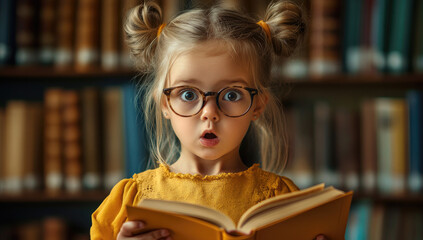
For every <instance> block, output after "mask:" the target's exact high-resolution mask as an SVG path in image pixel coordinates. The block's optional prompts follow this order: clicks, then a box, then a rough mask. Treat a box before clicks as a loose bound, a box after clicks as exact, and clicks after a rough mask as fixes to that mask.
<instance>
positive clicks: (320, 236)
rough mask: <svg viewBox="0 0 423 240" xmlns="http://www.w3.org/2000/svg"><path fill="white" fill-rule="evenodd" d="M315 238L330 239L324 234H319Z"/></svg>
mask: <svg viewBox="0 0 423 240" xmlns="http://www.w3.org/2000/svg"><path fill="white" fill-rule="evenodd" d="M313 240H329V239H327V238H326V237H325V235H323V234H319V235H317V236H316V237H315V238H314V239H313Z"/></svg>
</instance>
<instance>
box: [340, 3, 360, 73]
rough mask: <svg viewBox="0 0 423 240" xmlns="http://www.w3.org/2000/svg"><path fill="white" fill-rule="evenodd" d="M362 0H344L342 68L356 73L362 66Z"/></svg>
mask: <svg viewBox="0 0 423 240" xmlns="http://www.w3.org/2000/svg"><path fill="white" fill-rule="evenodd" d="M363 5H364V1H362V0H346V1H345V4H344V7H345V10H344V12H345V16H344V28H343V31H344V34H343V37H344V39H343V46H344V53H343V57H344V69H345V71H346V72H347V73H358V72H359V71H360V70H361V69H362V66H361V64H362V63H363V62H362V55H361V54H362V42H361V39H362V34H363V29H362V25H363V24H362V21H363Z"/></svg>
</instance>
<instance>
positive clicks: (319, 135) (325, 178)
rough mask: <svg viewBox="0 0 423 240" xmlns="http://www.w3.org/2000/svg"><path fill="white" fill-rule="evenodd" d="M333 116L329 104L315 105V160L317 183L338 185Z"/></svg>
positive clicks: (320, 102) (317, 103)
mask: <svg viewBox="0 0 423 240" xmlns="http://www.w3.org/2000/svg"><path fill="white" fill-rule="evenodd" d="M333 130H334V129H333V116H332V110H331V106H330V105H329V103H327V102H323V101H318V102H316V103H315V105H314V136H315V137H314V159H315V176H316V181H315V182H316V183H320V182H324V183H326V184H328V185H337V184H338V182H339V181H338V177H337V175H338V174H337V172H338V170H337V169H335V166H336V164H335V159H334V154H333V149H332V146H333V143H334V141H333V137H334V133H333Z"/></svg>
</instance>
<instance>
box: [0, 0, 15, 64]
mask: <svg viewBox="0 0 423 240" xmlns="http://www.w3.org/2000/svg"><path fill="white" fill-rule="evenodd" d="M15 22H16V1H15V0H2V1H0V66H1V65H8V64H13V60H14V54H15V53H14V51H15V30H16V28H15Z"/></svg>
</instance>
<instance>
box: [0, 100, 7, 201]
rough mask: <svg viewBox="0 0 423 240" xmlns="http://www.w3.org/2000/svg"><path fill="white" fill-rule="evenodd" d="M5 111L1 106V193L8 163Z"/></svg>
mask: <svg viewBox="0 0 423 240" xmlns="http://www.w3.org/2000/svg"><path fill="white" fill-rule="evenodd" d="M4 115H5V113H4V109H3V108H0V194H1V193H3V192H4V180H5V179H4V177H5V172H6V171H5V170H4V168H5V166H6V163H5V161H4V149H5V148H4V147H5V145H4V144H5V142H4V139H5V130H6V128H5V116H4Z"/></svg>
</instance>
